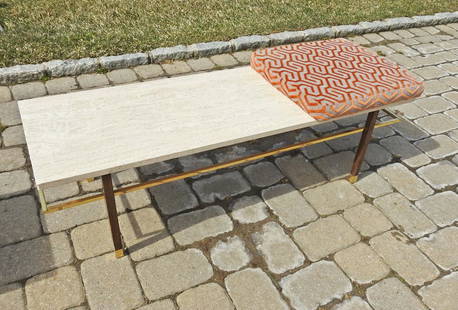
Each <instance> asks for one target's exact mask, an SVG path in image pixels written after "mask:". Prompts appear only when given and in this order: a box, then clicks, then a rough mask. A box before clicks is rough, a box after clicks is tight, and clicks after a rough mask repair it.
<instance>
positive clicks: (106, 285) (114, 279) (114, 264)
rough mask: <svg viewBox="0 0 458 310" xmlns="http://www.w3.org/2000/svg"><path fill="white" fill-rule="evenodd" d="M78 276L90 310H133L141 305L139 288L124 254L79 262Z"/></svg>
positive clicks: (141, 298)
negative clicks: (79, 274) (81, 281)
mask: <svg viewBox="0 0 458 310" xmlns="http://www.w3.org/2000/svg"><path fill="white" fill-rule="evenodd" d="M81 276H82V278H83V282H84V287H85V289H86V296H87V299H88V303H89V306H90V307H91V309H132V308H135V307H138V306H141V305H142V304H143V296H142V292H141V288H140V285H139V283H138V280H137V277H136V276H135V271H134V269H133V267H132V265H131V263H130V261H129V258H128V257H127V256H124V257H123V258H115V257H114V255H113V253H109V254H106V255H104V256H98V257H94V258H91V259H88V260H86V261H84V262H83V263H82V264H81ZM121 284H122V285H121Z"/></svg>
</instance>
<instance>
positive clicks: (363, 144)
mask: <svg viewBox="0 0 458 310" xmlns="http://www.w3.org/2000/svg"><path fill="white" fill-rule="evenodd" d="M377 115H378V111H374V112H370V113H369V114H368V115H367V119H366V125H364V130H363V134H362V135H361V140H359V145H358V150H357V151H356V155H355V159H354V161H353V166H352V167H351V172H350V176H349V177H348V181H350V183H355V182H356V181H358V173H359V169H360V168H361V164H362V162H363V160H364V155H366V151H367V146H368V145H369V141H370V140H371V138H372V132H373V131H374V126H375V122H376V121H377Z"/></svg>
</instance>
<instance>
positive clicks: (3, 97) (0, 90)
mask: <svg viewBox="0 0 458 310" xmlns="http://www.w3.org/2000/svg"><path fill="white" fill-rule="evenodd" d="M11 99H12V97H11V92H10V89H9V88H8V87H7V86H0V103H1V102H8V101H11Z"/></svg>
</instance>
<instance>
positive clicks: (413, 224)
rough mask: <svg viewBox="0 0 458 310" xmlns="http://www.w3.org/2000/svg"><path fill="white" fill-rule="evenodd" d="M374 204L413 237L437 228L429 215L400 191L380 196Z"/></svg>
mask: <svg viewBox="0 0 458 310" xmlns="http://www.w3.org/2000/svg"><path fill="white" fill-rule="evenodd" d="M374 205H375V206H376V207H378V208H379V209H380V210H382V212H383V213H384V214H385V215H386V216H387V217H388V218H389V219H390V220H391V221H392V222H393V223H394V224H395V225H396V226H397V227H398V228H399V229H400V230H402V231H403V232H404V233H405V234H407V235H408V236H409V237H411V238H419V237H422V236H424V235H426V234H429V233H432V232H434V231H435V230H436V229H437V227H436V225H434V223H433V222H431V220H430V219H429V218H428V217H426V216H425V215H424V214H423V213H422V212H420V211H418V210H417V209H416V208H415V207H414V206H412V204H411V203H410V201H408V200H407V199H406V198H405V197H403V196H402V195H400V194H399V193H393V194H389V195H386V196H383V197H379V198H377V199H375V200H374Z"/></svg>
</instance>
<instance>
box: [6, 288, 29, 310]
mask: <svg viewBox="0 0 458 310" xmlns="http://www.w3.org/2000/svg"><path fill="white" fill-rule="evenodd" d="M0 309H9V310H25V309H26V307H25V295H24V290H23V288H22V285H21V284H19V283H13V284H9V285H5V286H2V287H0Z"/></svg>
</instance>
